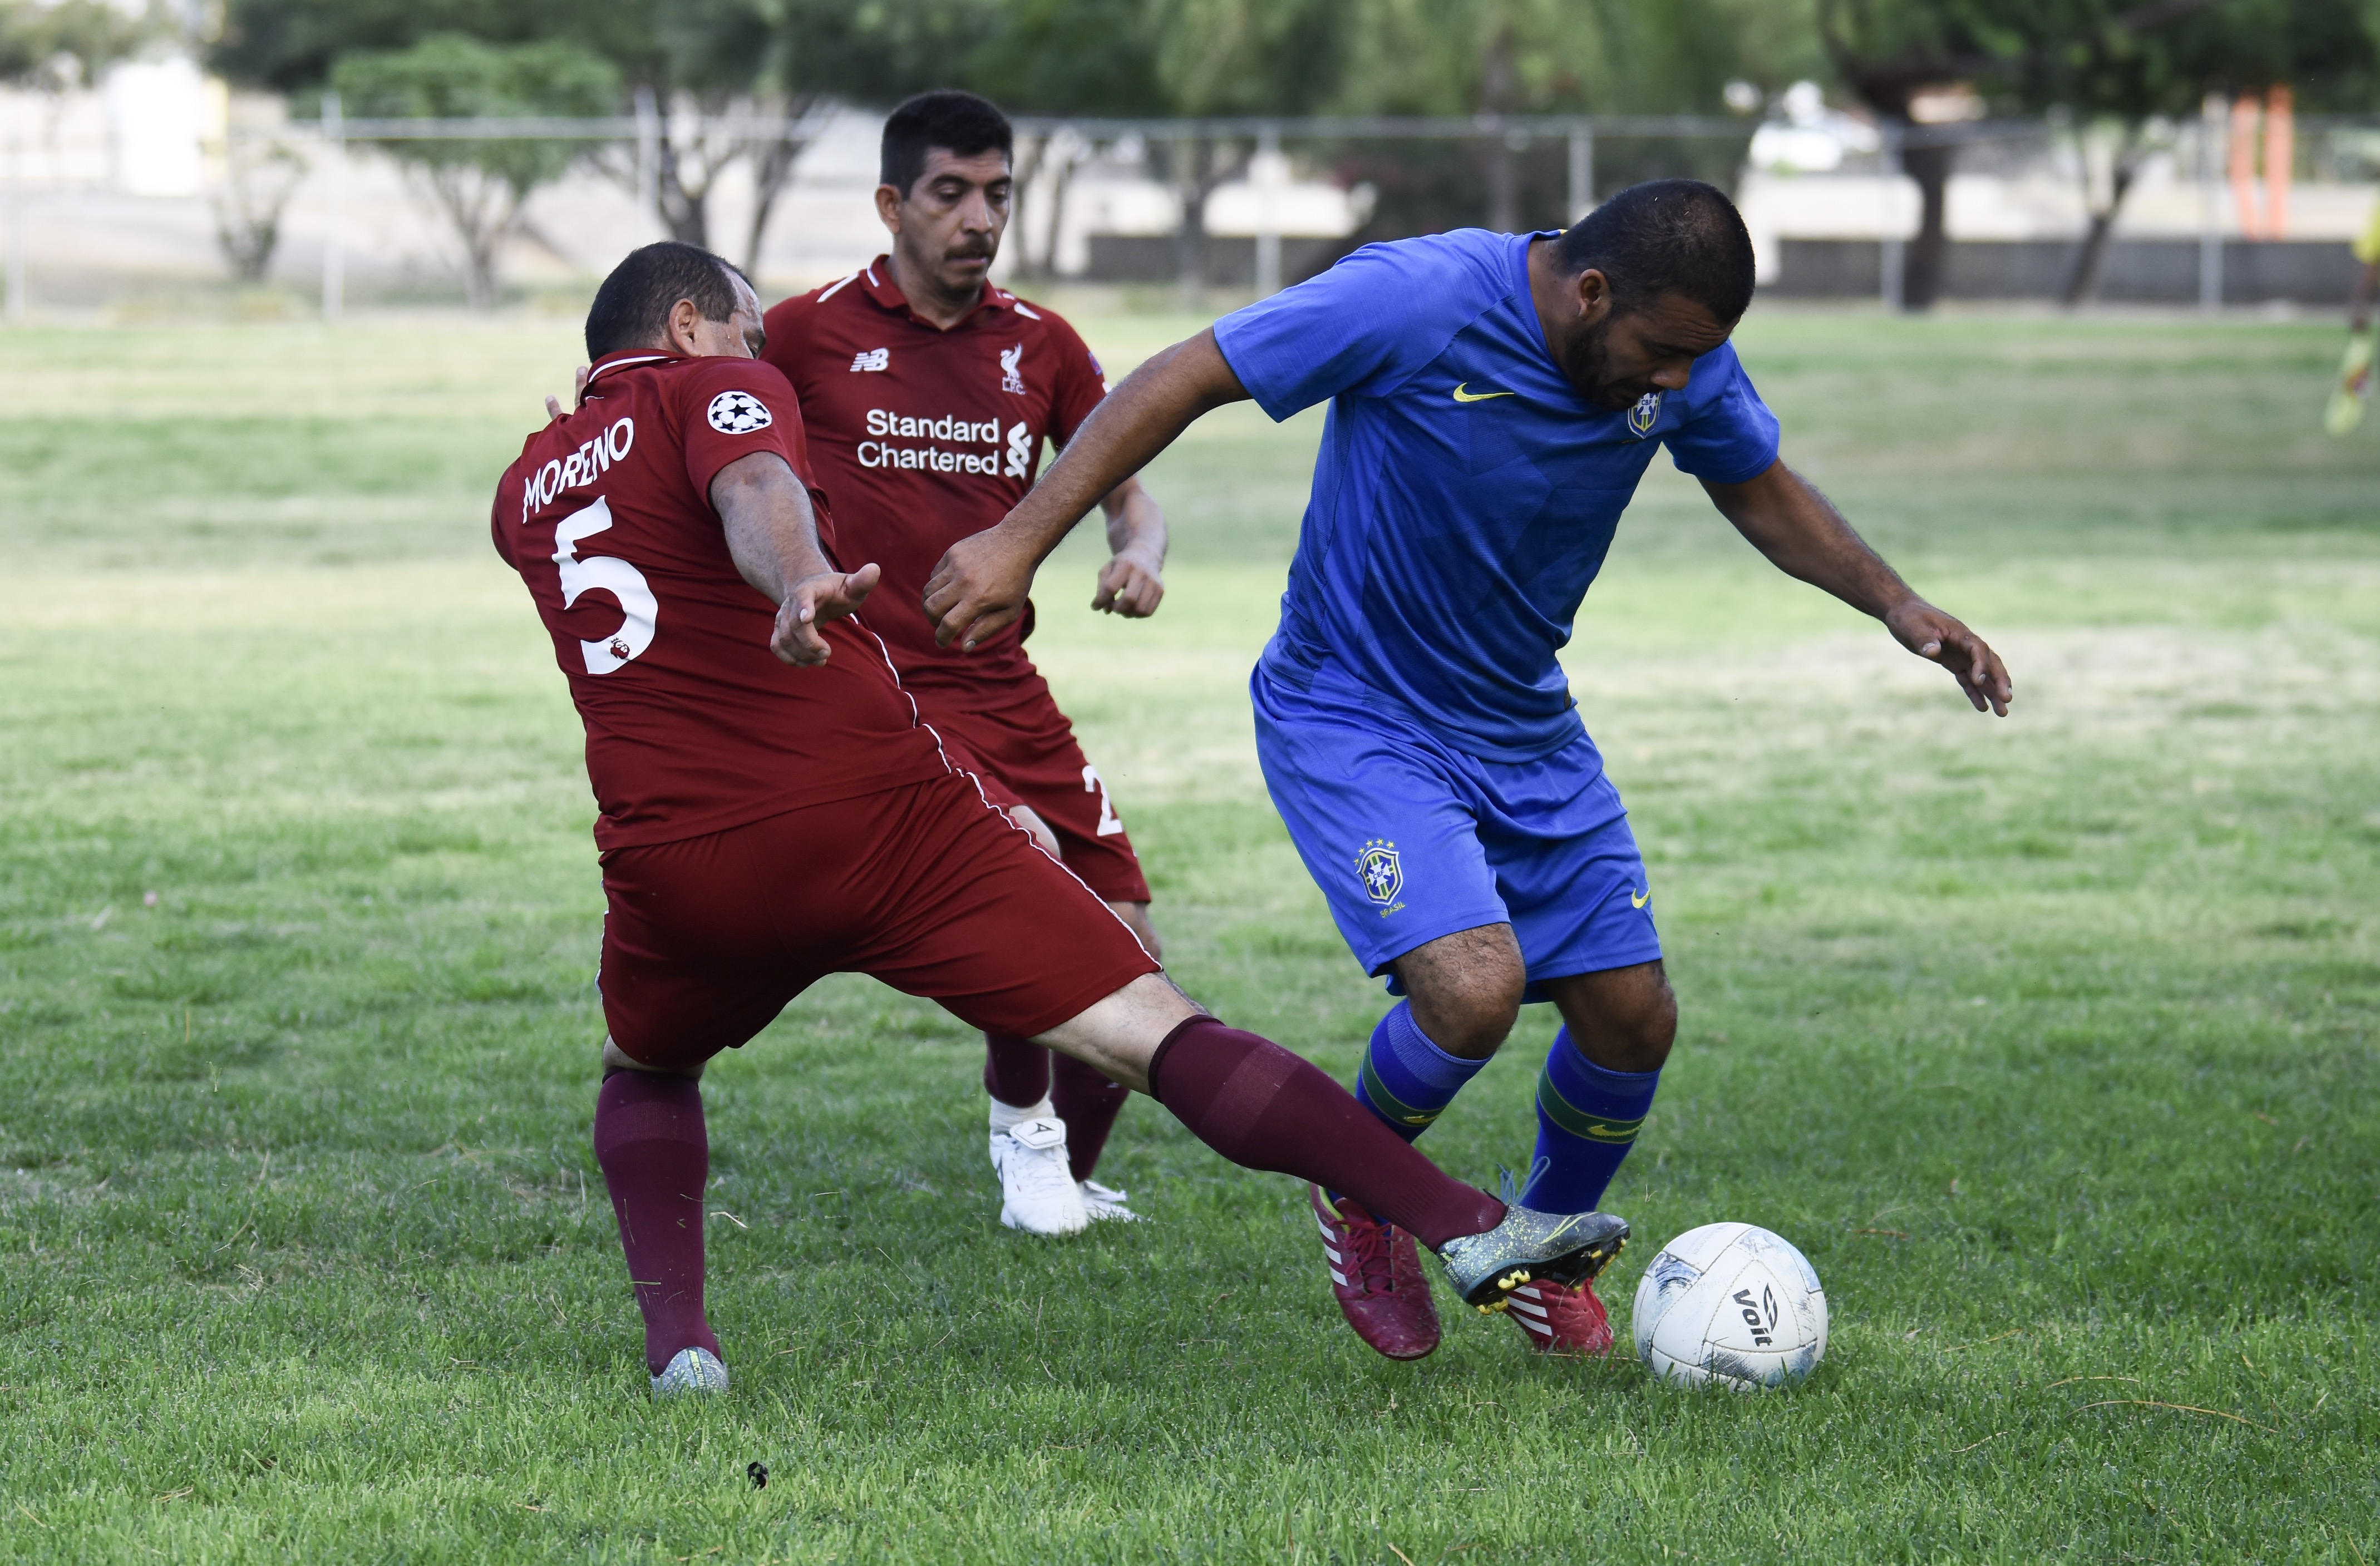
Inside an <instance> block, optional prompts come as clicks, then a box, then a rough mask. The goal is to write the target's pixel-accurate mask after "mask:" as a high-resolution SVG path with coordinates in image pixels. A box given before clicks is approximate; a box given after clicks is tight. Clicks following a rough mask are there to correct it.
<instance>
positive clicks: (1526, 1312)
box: [1504, 1278, 1611, 1357]
mask: <svg viewBox="0 0 2380 1566" xmlns="http://www.w3.org/2000/svg"><path fill="white" fill-rule="evenodd" d="M1504 1298H1505V1300H1506V1301H1507V1305H1506V1307H1505V1314H1506V1315H1508V1316H1510V1317H1512V1319H1513V1320H1514V1321H1516V1322H1518V1323H1519V1324H1520V1328H1521V1336H1523V1337H1524V1338H1526V1339H1528V1340H1529V1347H1531V1348H1533V1349H1535V1350H1536V1351H1537V1352H1538V1353H1539V1354H1577V1355H1584V1356H1588V1357H1593V1356H1597V1355H1601V1354H1609V1353H1610V1352H1611V1318H1610V1317H1609V1316H1606V1315H1605V1314H1604V1311H1603V1302H1602V1301H1601V1300H1599V1299H1597V1298H1596V1297H1595V1280H1594V1279H1592V1278H1589V1279H1587V1280H1585V1281H1583V1282H1581V1283H1579V1284H1577V1285H1575V1286H1573V1285H1571V1284H1566V1283H1557V1282H1555V1281H1552V1280H1551V1279H1543V1278H1541V1279H1538V1280H1536V1281H1534V1282H1529V1283H1524V1284H1522V1285H1521V1286H1520V1287H1519V1288H1517V1289H1514V1290H1513V1291H1512V1293H1509V1294H1507V1295H1505V1296H1504Z"/></svg>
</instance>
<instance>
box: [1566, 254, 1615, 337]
mask: <svg viewBox="0 0 2380 1566" xmlns="http://www.w3.org/2000/svg"><path fill="white" fill-rule="evenodd" d="M1571 286H1572V287H1573V288H1574V289H1575V290H1576V291H1577V298H1578V314H1579V319H1580V321H1582V322H1585V324H1586V325H1589V326H1599V325H1601V324H1602V323H1603V320H1604V318H1605V317H1606V316H1609V314H1610V313H1611V280H1610V279H1609V278H1608V277H1606V276H1604V275H1603V273H1601V272H1599V271H1597V270H1596V269H1595V268H1594V267H1591V266H1590V267H1588V268H1587V269H1586V270H1585V272H1582V273H1579V274H1578V279H1577V281H1576V282H1574V283H1573V284H1572V285H1571Z"/></svg>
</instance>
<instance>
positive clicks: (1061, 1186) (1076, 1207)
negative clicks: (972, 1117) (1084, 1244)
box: [991, 1115, 1091, 1234]
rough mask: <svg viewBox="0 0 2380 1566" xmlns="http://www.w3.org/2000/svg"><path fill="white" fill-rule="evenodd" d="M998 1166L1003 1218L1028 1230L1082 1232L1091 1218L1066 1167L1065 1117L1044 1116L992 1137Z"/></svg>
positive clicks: (992, 1148) (1004, 1220)
mask: <svg viewBox="0 0 2380 1566" xmlns="http://www.w3.org/2000/svg"><path fill="white" fill-rule="evenodd" d="M991 1166H992V1167H993V1168H994V1169H996V1170H998V1171H1000V1197H1001V1201H1000V1221H1001V1222H1002V1223H1004V1224H1006V1225H1008V1227H1010V1228H1011V1229H1022V1230H1024V1231H1025V1232H1027V1233H1029V1234H1079V1233H1081V1232H1083V1230H1084V1229H1085V1228H1086V1227H1087V1225H1088V1224H1089V1223H1090V1221H1091V1216H1090V1214H1089V1213H1088V1212H1087V1211H1085V1210H1084V1208H1083V1193H1082V1191H1081V1190H1080V1188H1078V1187H1077V1186H1076V1185H1075V1175H1074V1171H1071V1170H1069V1169H1068V1168H1067V1167H1066V1123H1065V1122H1064V1121H1062V1120H1058V1119H1055V1118H1053V1117H1050V1116H1047V1115H1044V1116H1041V1117H1038V1118H1037V1119H1033V1120H1028V1121H1025V1122H1022V1123H1019V1124H1017V1125H1014V1126H1012V1127H1011V1128H1010V1129H1009V1130H1008V1131H1006V1132H1005V1133H1003V1134H1002V1135H997V1136H994V1137H993V1138H992V1139H991Z"/></svg>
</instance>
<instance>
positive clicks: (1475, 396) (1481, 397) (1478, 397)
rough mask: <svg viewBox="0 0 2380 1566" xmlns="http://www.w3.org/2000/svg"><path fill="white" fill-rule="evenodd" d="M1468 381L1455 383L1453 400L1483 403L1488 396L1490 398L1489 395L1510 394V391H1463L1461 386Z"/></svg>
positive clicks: (1504, 395) (1500, 395)
mask: <svg viewBox="0 0 2380 1566" xmlns="http://www.w3.org/2000/svg"><path fill="white" fill-rule="evenodd" d="M1470 383H1471V382H1468V381H1465V382H1461V383H1460V384H1458V385H1456V387H1455V388H1454V400H1455V401H1456V402H1459V403H1484V402H1486V401H1487V400H1488V398H1490V397H1509V396H1511V395H1512V393H1511V392H1467V391H1464V390H1463V387H1465V386H1468V385H1469V384H1470Z"/></svg>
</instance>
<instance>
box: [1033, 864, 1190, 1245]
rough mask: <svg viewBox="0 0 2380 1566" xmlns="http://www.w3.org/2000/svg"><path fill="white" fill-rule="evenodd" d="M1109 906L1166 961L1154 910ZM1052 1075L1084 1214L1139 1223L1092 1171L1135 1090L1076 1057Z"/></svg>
mask: <svg viewBox="0 0 2380 1566" xmlns="http://www.w3.org/2000/svg"><path fill="white" fill-rule="evenodd" d="M1106 901H1107V904H1108V908H1109V910H1110V911H1111V912H1112V913H1113V914H1114V915H1115V917H1118V918H1120V919H1122V920H1123V922H1124V924H1125V925H1126V926H1127V927H1129V928H1130V929H1131V930H1132V933H1133V938H1134V939H1135V940H1136V941H1139V942H1140V948H1141V950H1142V951H1144V952H1146V953H1148V954H1149V955H1150V956H1151V957H1154V958H1162V956H1163V955H1164V948H1163V944H1162V942H1160V941H1159V940H1158V938H1157V927H1156V926H1154V925H1153V924H1151V923H1150V922H1149V918H1148V904H1146V903H1120V902H1117V901H1115V900H1113V899H1108V900H1106ZM1131 1097H1132V1089H1131V1088H1129V1087H1126V1086H1124V1085H1123V1084H1122V1083H1120V1082H1113V1081H1111V1080H1109V1079H1108V1078H1107V1077H1106V1076H1103V1075H1101V1074H1099V1072H1097V1071H1095V1070H1093V1069H1092V1068H1091V1067H1089V1066H1087V1065H1085V1064H1084V1063H1083V1062H1080V1061H1077V1060H1075V1059H1074V1058H1073V1057H1072V1056H1070V1055H1060V1056H1058V1057H1057V1058H1056V1060H1055V1061H1054V1062H1052V1063H1051V1068H1050V1112H1051V1113H1052V1114H1054V1115H1055V1116H1056V1117H1057V1119H1058V1120H1059V1121H1060V1122H1062V1123H1063V1124H1064V1125H1065V1127H1066V1167H1067V1169H1068V1171H1070V1172H1071V1173H1072V1174H1073V1176H1074V1181H1075V1191H1076V1192H1077V1193H1078V1194H1079V1195H1080V1196H1081V1197H1082V1202H1083V1211H1084V1213H1085V1214H1086V1215H1087V1216H1088V1217H1089V1219H1090V1220H1091V1221H1093V1222H1094V1223H1098V1222H1114V1223H1132V1222H1135V1221H1137V1220H1138V1219H1139V1217H1140V1215H1139V1214H1138V1213H1136V1212H1135V1211H1133V1210H1132V1208H1131V1207H1130V1206H1129V1205H1128V1204H1129V1202H1130V1200H1131V1198H1130V1197H1129V1196H1127V1195H1126V1194H1125V1193H1124V1192H1123V1191H1122V1190H1119V1189H1118V1188H1117V1187H1115V1186H1112V1185H1103V1184H1099V1182H1098V1181H1096V1180H1094V1179H1092V1178H1091V1173H1092V1171H1094V1170H1096V1169H1098V1168H1099V1154H1100V1153H1102V1152H1104V1151H1105V1150H1106V1149H1107V1145H1108V1136H1109V1135H1110V1134H1111V1133H1112V1132H1113V1131H1114V1130H1115V1123H1116V1117H1117V1116H1119V1115H1121V1114H1123V1107H1124V1104H1125V1102H1126V1101H1127V1100H1128V1099H1131Z"/></svg>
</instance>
